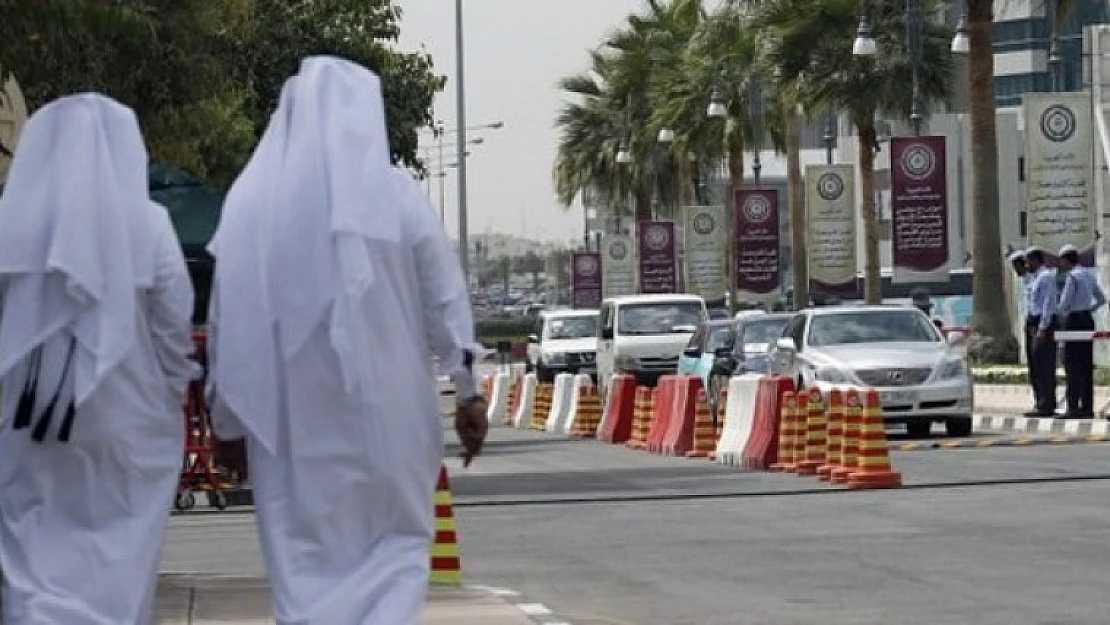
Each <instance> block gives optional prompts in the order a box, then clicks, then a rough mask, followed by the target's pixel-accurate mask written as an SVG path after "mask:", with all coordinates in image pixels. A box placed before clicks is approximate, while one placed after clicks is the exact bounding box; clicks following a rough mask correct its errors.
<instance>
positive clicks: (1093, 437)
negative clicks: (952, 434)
mask: <svg viewBox="0 0 1110 625" xmlns="http://www.w3.org/2000/svg"><path fill="white" fill-rule="evenodd" d="M1107 442H1110V436H1108V435H1106V434H1088V435H1086V436H1052V437H1039V438H988V439H979V440H975V439H970V440H958V441H933V442H927V443H903V444H895V445H891V446H890V449H891V451H925V450H932V449H985V448H988V447H1031V446H1035V445H1083V444H1091V443H1107Z"/></svg>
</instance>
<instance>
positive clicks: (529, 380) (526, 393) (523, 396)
mask: <svg viewBox="0 0 1110 625" xmlns="http://www.w3.org/2000/svg"><path fill="white" fill-rule="evenodd" d="M537 385H538V381H537V380H536V374H534V373H529V374H526V375H525V376H524V377H522V378H521V379H520V399H519V400H518V401H517V407H516V414H515V415H513V427H515V428H517V429H519V430H527V429H528V428H529V427H531V425H532V407H533V406H534V405H535V404H536V386H537Z"/></svg>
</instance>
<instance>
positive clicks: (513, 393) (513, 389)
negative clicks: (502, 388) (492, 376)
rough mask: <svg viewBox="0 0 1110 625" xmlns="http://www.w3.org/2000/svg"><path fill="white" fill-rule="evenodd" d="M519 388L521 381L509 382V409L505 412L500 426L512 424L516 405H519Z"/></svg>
mask: <svg viewBox="0 0 1110 625" xmlns="http://www.w3.org/2000/svg"><path fill="white" fill-rule="evenodd" d="M520 386H521V380H520V379H519V378H518V379H515V380H512V381H511V382H509V409H508V410H506V411H505V419H504V420H503V422H502V425H509V426H511V425H512V424H513V415H515V414H516V409H517V404H519V403H520Z"/></svg>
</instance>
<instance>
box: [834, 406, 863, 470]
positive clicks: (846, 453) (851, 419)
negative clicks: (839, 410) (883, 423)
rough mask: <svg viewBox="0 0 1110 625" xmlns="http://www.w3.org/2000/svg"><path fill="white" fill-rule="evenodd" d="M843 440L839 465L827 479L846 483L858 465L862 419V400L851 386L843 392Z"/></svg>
mask: <svg viewBox="0 0 1110 625" xmlns="http://www.w3.org/2000/svg"><path fill="white" fill-rule="evenodd" d="M844 405H845V407H844V441H843V444H842V445H841V448H840V467H839V468H836V469H833V470H832V473H830V474H829V475H830V476H831V477H830V478H829V481H830V482H832V483H834V484H847V483H848V476H849V475H850V474H851V473H852V472H853V471H855V470H856V468H857V467H859V431H860V424H861V423H862V420H863V402H862V401H861V400H860V395H859V391H858V390H856V389H854V388H852V389H848V392H847V393H845V394H844Z"/></svg>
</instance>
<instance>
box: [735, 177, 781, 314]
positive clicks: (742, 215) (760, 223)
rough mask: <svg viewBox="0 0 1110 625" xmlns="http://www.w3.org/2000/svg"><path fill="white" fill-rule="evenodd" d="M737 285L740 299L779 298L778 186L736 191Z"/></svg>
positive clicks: (757, 301) (759, 300)
mask: <svg viewBox="0 0 1110 625" xmlns="http://www.w3.org/2000/svg"><path fill="white" fill-rule="evenodd" d="M735 211H736V218H735V224H736V227H735V232H734V236H735V237H736V258H735V259H734V262H735V264H736V288H737V290H738V291H739V293H738V295H737V299H738V300H739V301H740V302H755V303H766V302H769V301H773V300H776V299H778V297H779V288H780V273H779V244H780V241H779V239H780V231H779V195H778V191H777V190H775V189H741V190H739V191H737V192H736V205H735Z"/></svg>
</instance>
